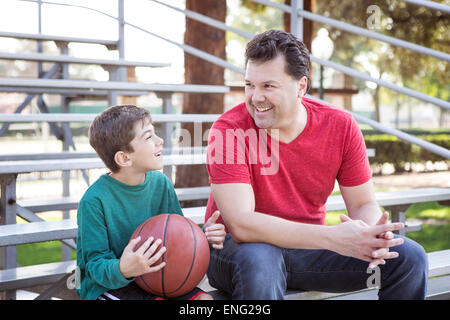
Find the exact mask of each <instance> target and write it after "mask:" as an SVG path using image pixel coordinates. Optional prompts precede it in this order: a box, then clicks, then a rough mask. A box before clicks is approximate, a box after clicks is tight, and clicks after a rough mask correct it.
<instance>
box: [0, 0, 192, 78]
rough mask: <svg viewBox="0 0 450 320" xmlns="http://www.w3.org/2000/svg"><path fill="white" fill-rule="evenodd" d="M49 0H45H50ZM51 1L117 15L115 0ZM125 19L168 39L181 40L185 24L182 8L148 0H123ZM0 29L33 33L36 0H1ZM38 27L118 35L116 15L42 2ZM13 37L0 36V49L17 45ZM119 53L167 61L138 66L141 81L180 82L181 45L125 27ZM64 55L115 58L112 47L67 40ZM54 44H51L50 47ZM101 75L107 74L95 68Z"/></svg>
mask: <svg viewBox="0 0 450 320" xmlns="http://www.w3.org/2000/svg"><path fill="white" fill-rule="evenodd" d="M52 1H54V0H48V2H52ZM54 2H60V3H68V4H75V5H83V6H88V7H92V8H95V9H97V10H101V11H104V12H106V13H108V14H110V15H112V16H117V15H118V4H117V0H91V1H86V0H58V1H54ZM169 3H170V4H171V5H172V6H175V7H178V8H184V7H185V3H184V0H171V1H170V2H169ZM124 11H125V21H128V22H130V23H133V24H135V25H138V26H140V27H143V28H144V29H146V30H149V31H151V32H154V33H156V34H159V35H161V36H163V37H165V38H168V39H170V40H172V41H175V42H178V43H182V42H183V37H184V29H185V17H184V15H183V14H181V13H178V12H176V11H174V10H171V9H169V8H166V7H164V6H162V5H160V4H157V3H154V2H152V1H149V0H125V10H124ZM0 30H1V31H9V32H23V33H38V5H37V3H32V2H25V1H17V0H1V1H0ZM42 33H43V34H49V35H62V36H73V37H85V38H96V39H111V40H116V39H117V38H118V24H117V21H116V20H113V19H111V18H109V17H106V16H104V15H102V14H99V13H96V12H92V11H90V10H86V9H82V8H75V7H67V6H59V5H50V4H43V5H42ZM17 45H18V41H17V40H14V39H7V38H0V51H6V52H15V51H17ZM125 48H126V49H125V50H126V51H125V59H127V60H138V61H151V62H168V63H171V64H172V66H171V67H170V68H162V69H159V68H154V69H153V68H152V69H149V68H138V69H137V71H136V72H137V75H138V77H139V79H140V80H141V81H145V82H153V83H156V82H161V83H183V74H184V59H183V51H182V50H181V49H180V48H178V47H176V46H174V45H172V44H169V43H168V42H166V41H163V40H159V39H157V38H155V37H153V36H152V35H149V34H146V33H144V32H142V31H139V30H136V29H135V28H132V27H130V26H126V27H125ZM69 50H70V55H72V56H77V57H86V58H88V57H89V58H117V52H116V51H113V52H109V51H108V50H107V49H106V48H105V47H104V46H96V45H87V44H70V45H69ZM52 53H57V51H56V46H55V52H52ZM99 77H100V79H98V80H107V74H106V73H103V74H99Z"/></svg>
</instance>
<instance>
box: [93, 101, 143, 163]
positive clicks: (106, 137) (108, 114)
mask: <svg viewBox="0 0 450 320" xmlns="http://www.w3.org/2000/svg"><path fill="white" fill-rule="evenodd" d="M146 119H148V120H149V121H150V122H151V121H152V118H151V116H150V113H149V112H148V111H147V110H145V109H143V108H138V107H136V106H134V105H118V106H114V107H110V108H108V109H106V110H104V111H103V112H101V113H100V114H99V115H97V116H96V117H95V119H94V121H92V123H91V126H90V127H89V143H90V145H91V146H92V147H93V148H94V150H95V151H96V152H97V154H98V156H99V157H100V159H102V161H103V162H104V163H105V165H106V167H108V168H109V169H110V170H111V171H112V172H117V171H119V169H120V167H119V166H118V165H117V163H116V161H115V160H114V156H115V154H116V152H117V151H125V152H133V151H134V150H133V148H132V147H131V145H130V142H131V141H132V140H133V139H134V137H135V131H134V126H135V124H136V123H137V122H138V121H142V123H143V125H144V123H145V122H144V120H146Z"/></svg>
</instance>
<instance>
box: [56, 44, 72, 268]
mask: <svg viewBox="0 0 450 320" xmlns="http://www.w3.org/2000/svg"><path fill="white" fill-rule="evenodd" d="M58 47H59V50H60V51H61V54H62V55H68V54H69V48H68V43H67V42H59V43H58ZM61 66H62V73H61V77H62V78H63V79H65V80H69V78H70V75H69V65H68V64H67V63H64V64H62V65H61ZM69 102H70V99H69V98H68V97H67V96H65V95H62V96H61V108H60V109H61V110H60V111H61V113H70V104H69ZM61 126H62V129H63V141H62V149H63V151H69V149H70V145H71V144H72V143H73V141H72V135H71V133H70V124H69V122H63V123H62V124H61ZM62 195H63V197H68V196H70V170H64V171H63V172H62ZM62 218H63V219H70V211H67V210H66V211H62ZM71 258H72V250H71V249H70V248H69V247H67V246H62V248H61V260H62V261H68V260H71Z"/></svg>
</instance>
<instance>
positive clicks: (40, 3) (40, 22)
mask: <svg viewBox="0 0 450 320" xmlns="http://www.w3.org/2000/svg"><path fill="white" fill-rule="evenodd" d="M38 33H39V34H41V33H42V1H41V0H39V1H38ZM43 51H44V50H43V47H42V41H41V40H38V42H37V52H39V53H42V52H43ZM42 72H43V69H42V63H41V62H39V63H38V77H39V78H40V77H41V75H42Z"/></svg>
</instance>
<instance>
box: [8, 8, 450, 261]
mask: <svg viewBox="0 0 450 320" xmlns="http://www.w3.org/2000/svg"><path fill="white" fill-rule="evenodd" d="M50 2H52V1H43V3H42V25H41V30H40V31H41V32H42V33H44V34H51V35H62V36H74V37H86V38H98V39H117V37H118V30H117V22H116V21H115V20H112V19H110V18H109V17H108V16H105V15H99V14H98V13H97V12H94V11H92V10H86V8H85V7H87V6H89V7H90V8H93V9H96V10H100V11H102V12H105V13H107V14H109V15H112V16H117V10H118V9H117V3H116V1H89V3H87V2H86V1H81V0H80V1H75V0H70V1H69V0H65V1H58V3H60V4H68V5H70V6H66V5H54V4H51V3H50ZM54 2H56V1H54ZM275 2H279V3H288V4H289V1H283V0H280V1H275ZM436 2H437V3H442V4H447V5H448V4H450V1H447V0H445V1H436ZM125 3H126V7H125V19H126V20H127V21H129V22H131V23H133V24H135V25H138V26H140V27H142V28H144V29H146V30H151V32H152V33H154V34H156V35H163V36H164V37H165V38H167V39H169V40H170V41H173V42H176V43H186V44H191V45H193V46H195V47H198V48H200V49H202V50H204V51H207V52H211V53H213V54H215V55H217V56H220V57H222V58H223V59H226V60H227V61H229V62H230V63H233V64H234V65H236V66H238V67H240V68H243V67H244V59H243V54H244V48H245V43H246V41H247V40H246V39H245V38H244V37H241V36H239V35H237V34H235V33H232V32H225V31H221V30H217V29H214V28H211V27H209V26H205V25H203V24H201V23H198V22H194V21H192V20H191V19H189V18H186V16H185V15H184V14H182V13H181V12H176V11H174V10H173V9H172V8H168V7H167V6H166V5H167V4H169V5H170V6H173V7H175V8H179V9H181V10H184V9H190V10H193V11H195V12H199V13H202V14H204V15H206V16H211V17H214V18H215V19H219V20H222V21H224V22H226V24H227V25H229V26H232V27H235V28H238V29H241V30H245V31H247V32H250V33H253V34H256V33H259V32H262V31H265V30H268V29H285V30H288V28H289V21H288V20H287V19H289V18H288V17H286V15H284V14H283V13H282V12H281V11H280V10H276V9H275V8H271V7H268V6H264V5H263V4H258V3H254V2H251V1H245V0H227V1H203V0H186V1H183V0H173V1H161V3H159V2H158V1H148V0H133V1H125ZM164 4H165V5H164ZM305 6H309V8H310V11H312V12H315V13H319V14H321V15H324V16H327V17H330V18H335V19H339V20H341V21H345V22H348V23H352V24H354V25H357V26H361V27H363V28H368V29H372V30H375V31H377V32H380V33H383V34H386V35H390V36H394V37H398V38H400V39H404V40H407V41H410V42H413V43H416V44H419V45H423V46H426V47H429V48H432V49H435V50H439V51H442V52H447V53H448V52H450V27H449V26H450V17H449V15H448V14H445V13H444V14H442V13H439V11H433V10H427V9H426V8H423V7H420V6H413V5H410V4H407V3H404V2H401V1H395V0H387V1H358V2H355V1H351V0H342V1H334V0H331V1H326V0H315V1H314V0H313V1H305ZM369 7H371V8H372V10H368V9H369ZM37 17H38V15H37V5H36V1H18V0H2V1H1V2H0V30H1V31H11V32H23V33H36V32H37V31H38V18H37ZM305 22H306V20H305ZM319 30H326V31H327V32H322V35H325V36H326V37H327V38H328V39H329V40H331V43H332V50H331V54H330V57H329V60H330V61H333V62H337V63H341V64H343V65H346V66H349V67H352V68H355V69H357V70H359V71H362V72H365V73H368V74H370V75H371V76H372V77H375V78H378V79H383V80H387V81H390V82H393V83H396V84H399V85H402V86H406V87H409V88H412V89H415V90H418V91H421V92H423V93H425V94H428V95H430V96H433V97H437V98H440V99H442V100H444V101H449V100H450V71H449V64H448V63H446V62H445V61H441V60H438V59H435V58H433V57H429V56H424V55H421V54H418V53H414V52H411V51H408V50H405V49H402V48H398V47H394V46H391V45H389V44H386V43H383V42H380V41H376V40H373V39H369V38H365V37H361V36H358V35H354V34H351V33H346V32H342V31H340V30H338V29H335V28H333V27H330V26H328V25H324V24H320V23H312V22H309V23H305V30H304V41H305V43H306V44H307V46H308V48H310V49H311V45H312V42H313V41H314V39H316V38H318V37H319V33H320V32H319ZM125 39H126V45H125V57H126V58H127V59H129V60H139V61H157V62H168V63H170V64H171V65H170V66H169V67H166V68H154V69H148V68H139V67H137V68H135V69H133V70H128V79H132V80H135V81H138V82H146V83H172V84H175V83H180V84H182V83H201V84H225V85H227V86H230V88H231V91H230V93H228V94H223V95H211V96H213V97H211V98H209V96H208V99H206V98H205V97H204V96H203V97H202V96H201V95H200V96H194V95H190V96H189V97H188V98H186V97H185V96H183V94H175V95H174V97H173V104H174V108H175V112H176V113H222V112H224V111H226V110H228V109H230V108H231V107H233V106H234V105H236V104H237V103H239V102H241V101H243V89H242V88H243V77H242V75H240V74H238V73H236V72H232V71H230V70H224V69H223V68H220V67H217V66H213V67H211V66H208V62H204V61H202V60H200V59H198V58H196V57H193V56H190V55H189V54H186V53H184V52H183V50H182V49H180V47H178V46H177V45H174V44H173V43H170V42H169V41H167V40H163V39H160V38H158V37H157V36H154V35H151V34H148V33H144V32H142V31H140V30H136V29H135V28H132V27H129V26H126V28H125ZM214 39H215V41H216V42H214ZM0 51H2V52H11V53H13V52H30V53H31V52H36V43H35V42H33V41H28V40H18V39H10V38H0ZM69 51H70V55H72V56H76V57H85V58H112V59H115V58H117V52H115V51H109V50H107V49H106V48H104V47H103V46H100V45H87V44H75V43H71V44H70V45H69ZM313 51H314V49H313ZM43 52H44V53H48V54H58V53H59V50H58V48H57V47H56V45H54V43H53V42H44V43H43ZM313 53H314V52H313ZM44 66H45V64H44ZM37 68H38V66H37V63H33V62H25V61H7V60H0V76H1V77H6V76H8V77H25V78H26V77H29V78H33V77H35V76H36V74H37ZM208 68H210V69H212V70H213V72H205V70H210V69H208ZM69 70H70V77H71V79H83V80H97V81H106V80H108V73H107V72H106V71H105V70H104V69H102V68H101V67H99V66H83V65H71V66H70V69H69ZM321 71H322V72H323V73H321ZM321 80H322V81H321ZM321 83H322V90H323V91H322V94H323V99H324V100H326V101H328V102H330V103H332V104H334V105H336V106H338V107H343V108H345V109H347V110H350V111H352V112H355V113H357V114H361V115H364V116H367V117H369V118H371V119H373V120H375V121H378V122H380V123H382V124H385V125H387V126H389V127H393V128H397V129H401V130H402V131H405V132H407V133H410V134H413V135H416V136H418V137H420V138H422V139H425V140H427V141H430V142H433V143H435V144H438V145H441V146H443V147H445V148H446V149H449V148H450V112H449V111H448V110H447V111H446V110H445V109H443V108H439V107H437V106H434V105H432V104H429V103H425V102H423V101H420V100H417V99H414V98H411V97H408V96H405V95H401V94H397V93H395V92H393V91H391V90H389V89H386V88H383V87H381V86H378V85H376V84H375V83H373V82H368V81H363V80H358V79H354V78H351V77H349V76H347V75H344V74H342V73H339V72H337V71H334V70H333V69H331V68H324V69H323V70H321V68H320V67H319V65H318V64H316V63H314V62H313V63H312V88H313V90H312V92H310V93H311V95H314V96H316V97H319V96H320V94H321V93H320V92H321V88H320V87H321ZM25 96H26V95H24V94H20V93H0V113H11V112H14V110H15V108H16V107H17V105H18V104H20V103H21V102H22V101H23V99H24V97H25ZM46 99H47V104H48V105H49V107H50V110H51V111H56V112H57V110H59V107H60V105H59V104H60V99H59V97H58V96H56V95H46ZM133 103H136V104H137V105H139V106H143V107H145V108H147V109H149V110H150V111H151V112H152V113H155V114H156V113H161V112H162V110H161V100H160V99H159V98H158V97H157V96H156V95H154V94H149V95H145V96H140V97H137V98H135V100H134V101H133ZM106 107H107V105H106V104H105V101H86V100H84V101H81V100H80V101H74V102H72V103H71V105H70V110H71V112H75V113H97V112H100V111H101V110H103V109H104V108H106ZM27 112H28V113H36V112H39V111H38V108H37V106H36V102H35V101H32V102H31V104H30V106H29V107H28V108H27V110H26V111H25V112H24V113H27ZM71 127H72V130H73V133H74V140H75V142H76V146H77V151H86V152H89V151H93V150H92V149H91V147H90V146H89V144H88V141H87V129H88V125H87V124H73V125H72V126H71ZM186 128H188V129H190V130H191V129H192V128H189V127H186ZM361 130H362V131H363V133H364V137H365V141H366V145H367V147H368V148H373V149H375V156H373V157H370V158H369V160H370V162H371V166H372V170H373V173H374V182H375V187H376V190H377V191H390V190H402V189H410V188H418V187H429V186H435V187H447V188H448V187H450V168H449V165H450V161H448V159H447V160H446V159H444V158H442V157H439V156H437V155H434V154H432V153H429V152H426V151H424V150H423V149H421V148H419V147H417V146H415V145H412V144H409V143H406V142H404V141H401V140H399V139H398V138H395V137H393V136H390V135H387V134H382V133H380V132H377V131H375V130H373V129H372V128H370V127H369V126H367V125H361ZM58 151H61V142H60V141H59V140H57V139H56V138H55V137H54V136H52V135H51V133H50V129H49V127H48V124H46V123H38V124H36V123H31V124H13V125H11V126H10V128H9V130H8V131H7V133H5V134H4V135H3V136H1V137H0V154H12V153H15V154H19V153H30V152H36V153H40V152H58ZM103 172H105V170H90V171H89V175H90V180H91V181H95V179H96V177H98V176H99V175H100V174H102V173H103ZM173 178H174V179H173V180H174V183H175V185H176V186H177V187H186V186H201V185H207V175H206V170H205V169H204V167H198V168H195V169H184V168H182V167H180V168H179V169H178V170H177V171H176V172H174V177H173ZM70 184H71V185H70V189H71V194H72V195H75V196H77V195H80V196H81V195H82V194H83V192H84V191H85V190H86V188H87V186H86V184H85V182H84V181H83V179H82V176H81V173H80V172H77V171H73V172H72V173H71V182H70ZM61 188H62V186H61V173H59V172H50V173H30V174H26V175H20V176H19V180H18V187H17V199H18V200H20V199H30V198H41V199H42V198H46V197H49V198H50V197H53V196H55V195H56V196H57V195H61ZM338 193H339V191H338V188H336V189H335V192H334V193H333V194H338ZM196 205H201V203H199V202H197V203H196ZM340 213H342V212H330V213H329V214H328V216H327V223H329V224H335V223H339V218H338V217H339V214H340ZM71 215H72V216H73V217H75V215H76V212H75V211H73V212H71ZM42 217H44V218H45V219H46V220H51V219H60V218H61V214H60V213H59V212H48V213H43V214H42ZM407 218H408V219H409V221H420V222H421V223H422V231H420V232H414V233H410V234H408V235H407V236H408V237H411V238H412V239H414V240H416V241H418V242H419V243H421V244H422V245H423V246H424V247H425V249H426V251H427V252H431V251H436V250H443V249H450V237H449V235H450V207H449V206H442V205H439V204H438V203H436V202H431V203H422V204H415V205H412V206H411V207H410V208H409V209H408V211H407ZM18 219H19V220H18V222H19V223H22V222H23V221H20V218H18ZM73 258H75V253H73ZM60 260H61V243H60V242H59V241H54V242H53V241H52V242H45V243H35V244H27V245H21V246H19V247H18V262H19V264H20V265H23V266H26V265H33V264H37V263H46V262H52V261H60Z"/></svg>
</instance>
